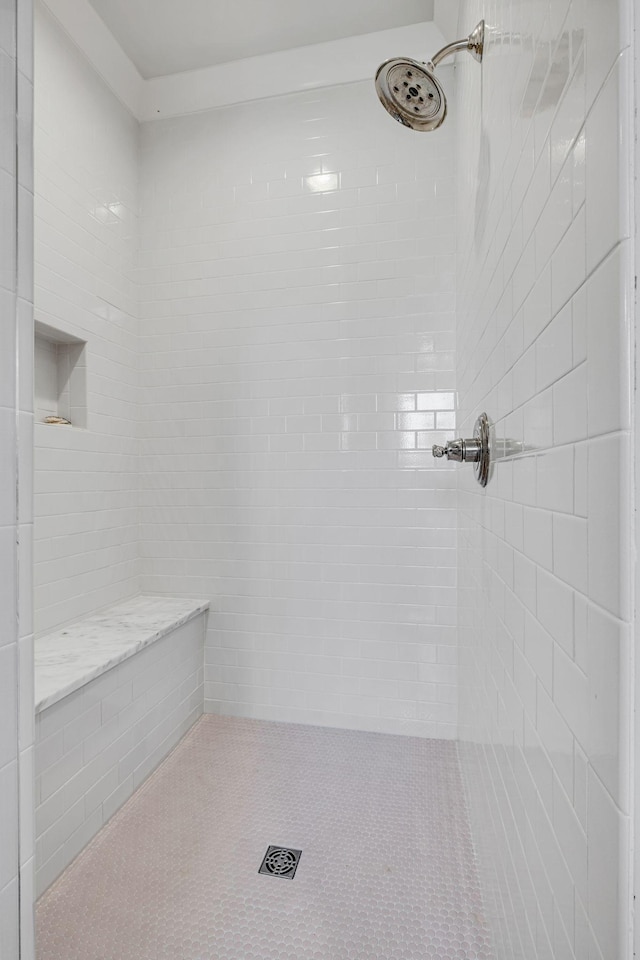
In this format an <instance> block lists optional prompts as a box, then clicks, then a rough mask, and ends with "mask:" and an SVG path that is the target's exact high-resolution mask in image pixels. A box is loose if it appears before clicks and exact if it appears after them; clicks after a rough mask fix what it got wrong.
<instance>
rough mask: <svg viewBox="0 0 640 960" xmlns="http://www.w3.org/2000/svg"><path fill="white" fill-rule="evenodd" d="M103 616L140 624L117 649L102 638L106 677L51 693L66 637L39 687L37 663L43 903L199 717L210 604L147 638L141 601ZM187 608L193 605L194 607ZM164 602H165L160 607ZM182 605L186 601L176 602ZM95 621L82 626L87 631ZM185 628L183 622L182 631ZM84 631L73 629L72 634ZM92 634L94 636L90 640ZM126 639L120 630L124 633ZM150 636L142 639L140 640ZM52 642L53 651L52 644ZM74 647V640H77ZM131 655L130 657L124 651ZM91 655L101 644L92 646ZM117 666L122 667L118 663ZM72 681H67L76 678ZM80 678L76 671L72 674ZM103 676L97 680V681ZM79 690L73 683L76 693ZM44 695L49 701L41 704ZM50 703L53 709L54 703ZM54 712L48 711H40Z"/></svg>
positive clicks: (43, 645)
mask: <svg viewBox="0 0 640 960" xmlns="http://www.w3.org/2000/svg"><path fill="white" fill-rule="evenodd" d="M137 600H138V601H139V605H138V607H136V601H129V603H128V604H127V605H122V606H121V607H119V608H114V610H113V611H112V612H113V614H114V616H113V618H112V619H111V620H110V618H109V613H110V611H107V612H106V613H105V614H102V615H101V627H102V629H104V630H106V631H107V634H108V633H109V625H111V627H112V628H113V630H114V631H116V632H117V627H118V618H120V622H121V624H122V617H123V613H122V611H123V608H126V610H127V611H128V612H129V613H130V614H131V615H130V616H129V619H128V620H127V621H126V623H127V624H128V626H129V627H131V620H132V618H133V619H135V618H137V620H138V626H139V627H140V631H141V632H139V633H136V632H135V631H133V632H131V630H130V631H129V639H130V640H131V641H132V643H131V644H129V645H128V647H127V645H126V644H125V646H124V647H123V646H122V645H121V647H122V649H119V652H118V653H117V656H116V654H114V651H115V650H116V648H117V647H118V642H117V638H116V636H115V634H112V636H111V641H110V640H109V636H107V638H106V644H105V647H106V648H107V649H108V650H109V651H110V653H109V654H108V655H107V659H109V658H110V661H111V662H110V664H109V666H108V667H107V668H106V670H105V671H104V672H100V671H98V670H97V669H96V661H95V656H94V661H93V665H92V672H93V673H94V677H93V678H92V679H90V680H88V682H86V683H84V684H83V685H81V686H77V688H76V689H74V690H73V692H71V693H68V694H67V695H66V696H63V697H62V699H56V695H55V691H54V690H53V688H52V686H51V674H52V672H55V671H52V669H51V661H52V657H53V653H52V651H53V650H54V648H55V644H56V643H58V644H59V643H60V638H61V633H62V632H61V631H58V633H57V634H55V635H51V638H42V640H41V641H40V650H41V651H42V650H44V653H45V655H44V659H45V660H47V659H48V661H49V664H48V673H49V676H48V677H47V678H45V679H44V680H43V679H42V678H41V680H42V682H41V684H40V694H39V693H38V666H37V660H38V657H37V655H36V703H37V704H38V706H39V707H40V710H39V712H38V713H37V716H36V863H37V872H36V891H37V894H38V895H40V894H41V893H42V892H43V891H44V890H45V889H46V888H47V887H48V886H49V884H50V883H51V882H52V881H53V880H54V879H55V878H56V877H57V876H58V874H59V873H60V872H61V871H62V870H64V868H65V867H66V866H67V865H68V864H69V863H70V862H71V860H73V858H74V857H75V856H76V855H77V854H78V853H79V852H80V850H81V849H82V848H83V847H84V846H85V844H86V843H87V842H88V841H89V840H90V839H91V837H93V835H94V834H95V833H97V831H98V830H99V829H100V827H101V826H102V825H103V824H104V823H106V821H107V820H108V819H109V818H110V817H111V816H112V815H113V813H115V811H116V810H117V809H118V808H119V807H120V806H121V805H122V804H123V803H124V802H125V800H127V799H128V797H129V796H130V795H131V794H132V793H133V791H134V790H135V789H136V787H138V786H139V785H140V784H141V783H142V781H143V780H144V779H145V778H146V777H147V776H148V775H149V774H150V773H151V772H152V770H154V769H155V767H156V766H157V765H158V764H159V763H160V761H161V760H162V759H163V758H164V757H165V756H166V755H167V753H168V752H169V751H170V750H171V749H172V747H173V746H175V744H176V743H177V742H178V740H179V739H180V738H181V737H182V736H183V734H184V733H186V731H187V730H188V729H189V727H190V726H191V725H192V724H193V723H194V721H195V720H196V719H197V718H198V717H199V716H200V714H201V713H202V708H203V644H204V620H205V610H206V606H207V605H206V604H204V605H203V604H198V603H197V602H191V603H192V604H193V609H192V610H191V613H190V615H189V617H186V616H185V615H183V616H181V617H178V618H177V619H178V620H179V622H180V623H181V625H180V626H177V627H173V628H171V627H170V626H168V621H167V616H166V615H165V617H164V627H163V628H162V629H161V630H158V629H157V627H158V622H157V617H156V620H155V621H154V622H153V624H152V626H153V630H152V632H151V634H149V630H147V631H146V633H145V630H144V615H143V613H144V604H145V603H146V604H147V609H148V605H149V600H150V598H137ZM189 602H190V601H187V603H189ZM163 603H164V604H165V613H166V606H167V602H166V601H165V600H164V599H160V598H159V604H160V605H162V604H163ZM177 603H178V604H180V603H182V604H183V605H184V604H185V601H177ZM95 619H96V618H92V619H90V620H88V621H84V624H85V625H86V626H87V627H88V629H89V632H91V627H92V625H93V626H94V627H95ZM185 619H186V622H185ZM82 627H83V625H82V624H74V625H73V626H72V627H70V628H69V632H70V633H72V632H74V631H75V633H76V637H75V639H76V640H77V639H78V638H77V633H78V630H82ZM93 632H94V633H95V629H94V631H93ZM121 632H122V631H121ZM142 637H144V638H145V639H141V638H142ZM49 639H50V640H51V643H50V644H49V645H48V644H47V641H48V640H49ZM70 641H71V647H73V642H74V637H73V636H71V638H70ZM125 647H126V649H125ZM94 648H95V644H94ZM127 650H129V651H133V652H127ZM114 659H116V660H117V662H115V663H113V660H114ZM72 673H73V669H71V671H70V672H67V673H66V681H67V683H69V682H70V677H71V674H72ZM76 673H77V670H76ZM96 673H98V675H97V676H96V675H95V674H96ZM76 684H77V678H76V681H74V686H75V685H76ZM45 694H46V696H45ZM51 701H53V702H51ZM48 702H49V703H50V705H48V706H46V705H44V704H47V703H48Z"/></svg>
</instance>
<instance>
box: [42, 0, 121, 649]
mask: <svg viewBox="0 0 640 960" xmlns="http://www.w3.org/2000/svg"><path fill="white" fill-rule="evenodd" d="M36 13H37V20H36V65H37V74H36V120H37V127H36V130H35V156H36V210H35V214H36V249H35V261H36V265H35V271H36V272H35V281H36V290H35V313H36V320H39V321H41V322H44V323H46V324H48V325H50V326H52V327H54V328H56V329H57V330H59V331H61V332H62V333H63V334H69V335H71V336H73V337H76V338H78V339H79V340H81V341H86V348H85V356H86V370H87V376H86V383H87V392H86V416H87V420H86V427H85V426H78V425H77V424H76V425H74V426H73V427H67V426H47V425H44V424H42V423H36V428H35V456H36V463H35V467H36V474H35V484H36V498H35V504H36V539H35V583H36V595H35V606H36V628H37V630H38V632H40V633H42V632H45V631H47V630H51V629H53V628H54V627H56V626H58V625H60V624H63V623H66V622H68V621H70V620H74V619H78V618H80V617H82V616H84V615H86V614H87V613H90V612H93V611H94V610H96V609H99V608H100V607H104V606H107V605H109V604H111V603H116V602H118V601H119V600H122V599H123V598H126V597H128V596H131V595H133V594H135V593H137V592H138V590H139V583H138V579H137V575H138V572H139V565H138V546H137V535H138V531H137V520H138V516H137V505H138V495H137V447H136V440H135V438H136V431H137V407H136V400H137V396H136V388H137V326H136V325H137V293H136V289H135V284H134V280H133V277H132V272H133V265H134V262H135V251H136V243H137V223H136V220H137V203H138V200H137V178H138V168H137V159H138V158H137V151H138V129H139V127H138V123H137V122H136V120H135V119H134V118H133V117H132V116H131V115H130V114H129V112H128V111H127V110H126V109H125V108H124V107H123V106H122V105H121V104H120V102H119V101H118V100H117V99H116V97H115V95H114V94H113V93H111V91H110V90H109V89H108V88H107V87H106V85H105V84H104V83H103V81H102V80H101V79H100V77H98V75H97V74H96V73H95V71H94V70H93V68H92V67H91V65H90V64H89V63H88V61H87V60H86V59H85V57H84V55H83V54H81V53H80V51H79V50H78V49H77V48H76V47H75V46H74V44H73V43H72V42H71V41H70V40H69V38H68V37H67V36H66V34H65V33H63V31H62V30H61V28H60V27H59V26H58V24H57V23H56V21H55V20H54V19H53V18H52V16H51V14H49V12H48V11H47V10H46V9H45V8H44V7H43V6H42V5H41V4H39V3H37V4H36ZM36 392H38V391H36ZM72 419H73V418H72Z"/></svg>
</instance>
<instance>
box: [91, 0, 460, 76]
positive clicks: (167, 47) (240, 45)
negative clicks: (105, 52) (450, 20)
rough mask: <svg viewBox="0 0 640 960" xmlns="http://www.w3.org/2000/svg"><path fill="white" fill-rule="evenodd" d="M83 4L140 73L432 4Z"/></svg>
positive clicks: (336, 32) (227, 0)
mask: <svg viewBox="0 0 640 960" xmlns="http://www.w3.org/2000/svg"><path fill="white" fill-rule="evenodd" d="M89 2H90V3H91V5H92V7H93V8H94V9H95V10H96V12H97V13H98V14H99V16H100V17H101V18H102V20H103V21H104V23H105V24H106V25H107V27H108V28H109V30H110V31H111V33H112V34H113V36H114V37H115V39H116V40H117V41H118V43H119V44H120V46H121V47H122V49H123V50H124V52H125V53H126V54H127V55H128V56H129V57H130V59H131V60H132V61H133V63H134V64H135V65H136V67H137V68H138V70H139V71H140V73H141V74H142V76H143V77H145V78H146V79H148V78H150V77H161V76H168V75H170V74H175V73H181V72H183V71H186V70H196V69H199V68H201V67H210V66H213V65H215V64H220V63H228V62H229V61H231V60H239V59H243V58H245V57H254V56H257V55H259V54H264V53H274V52H276V51H278V50H289V49H291V48H294V47H302V46H306V45H308V44H314V43H322V42H324V41H327V40H338V39H340V38H342V37H352V36H357V35H359V34H363V33H373V32H375V31H378V30H387V29H389V28H391V27H400V26H405V25H407V24H410V23H420V22H423V21H425V20H432V19H433V8H434V0H320V2H317V0H314V2H308V0H307V2H306V3H305V2H302V0H89ZM449 2H450V3H451V2H452V0H449Z"/></svg>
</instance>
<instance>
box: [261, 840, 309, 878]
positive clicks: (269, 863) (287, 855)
mask: <svg viewBox="0 0 640 960" xmlns="http://www.w3.org/2000/svg"><path fill="white" fill-rule="evenodd" d="M301 856H302V850H292V849H291V848H290V847H268V848H267V852H266V853H265V855H264V860H263V861H262V863H261V865H260V869H259V870H258V873H266V874H267V876H269V877H286V878H287V880H293V878H294V877H295V875H296V870H297V869H298V864H299V863H300V857H301Z"/></svg>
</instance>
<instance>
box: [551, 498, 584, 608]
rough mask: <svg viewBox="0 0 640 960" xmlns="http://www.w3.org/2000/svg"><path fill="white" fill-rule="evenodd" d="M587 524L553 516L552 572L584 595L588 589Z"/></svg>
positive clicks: (558, 514) (575, 518)
mask: <svg viewBox="0 0 640 960" xmlns="http://www.w3.org/2000/svg"><path fill="white" fill-rule="evenodd" d="M588 562H589V543H588V524H587V521H586V520H583V519H582V518H581V517H571V516H569V515H567V514H563V513H556V514H554V516H553V572H554V573H555V575H556V576H557V577H560V579H561V580H564V581H565V583H568V584H569V585H570V586H572V587H574V588H575V589H576V590H579V591H580V592H581V593H586V592H587V589H588Z"/></svg>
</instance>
